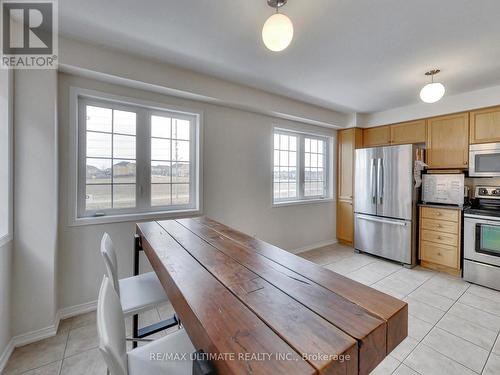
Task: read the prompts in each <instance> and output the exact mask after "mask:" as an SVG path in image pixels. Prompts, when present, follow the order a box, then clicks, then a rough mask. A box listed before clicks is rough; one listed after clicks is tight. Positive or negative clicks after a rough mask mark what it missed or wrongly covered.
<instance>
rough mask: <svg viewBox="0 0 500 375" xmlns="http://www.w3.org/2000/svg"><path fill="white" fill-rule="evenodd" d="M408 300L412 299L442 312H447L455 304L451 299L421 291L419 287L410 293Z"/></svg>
mask: <svg viewBox="0 0 500 375" xmlns="http://www.w3.org/2000/svg"><path fill="white" fill-rule="evenodd" d="M408 298H414V299H416V300H418V301H420V302H424V303H426V304H428V305H430V306H432V307H435V308H437V309H439V310H443V311H447V310H448V309H449V308H450V307H451V306H453V304H454V303H455V301H454V300H452V299H451V298H448V297H443V296H441V295H439V294H435V293H433V292H431V291H430V290H428V289H422V288H421V287H420V288H418V289H417V290H415V291H413V292H411V293H410V294H409V295H408Z"/></svg>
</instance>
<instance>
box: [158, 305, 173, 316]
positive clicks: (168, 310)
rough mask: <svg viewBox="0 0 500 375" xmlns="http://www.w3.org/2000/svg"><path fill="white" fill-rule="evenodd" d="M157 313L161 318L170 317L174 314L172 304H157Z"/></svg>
mask: <svg viewBox="0 0 500 375" xmlns="http://www.w3.org/2000/svg"><path fill="white" fill-rule="evenodd" d="M158 314H159V315H160V319H162V320H164V319H170V318H171V317H172V316H173V315H174V314H175V310H174V306H172V304H171V303H170V302H168V303H163V304H161V305H160V306H158Z"/></svg>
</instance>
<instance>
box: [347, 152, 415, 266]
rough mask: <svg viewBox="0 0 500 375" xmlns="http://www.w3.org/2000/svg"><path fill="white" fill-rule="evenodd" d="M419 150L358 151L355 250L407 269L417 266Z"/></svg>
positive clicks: (355, 184) (356, 158) (355, 186)
mask: <svg viewBox="0 0 500 375" xmlns="http://www.w3.org/2000/svg"><path fill="white" fill-rule="evenodd" d="M415 151H416V146H414V145H401V146H387V147H373V148H364V149H358V150H356V154H355V180H354V231H355V232H354V247H355V249H356V250H359V251H361V252H365V253H370V254H374V255H378V256H380V257H383V258H387V259H391V260H394V261H397V262H400V263H402V264H405V265H408V266H414V265H415V264H416V221H417V220H416V200H417V190H416V189H415V188H414V184H413V167H414V160H415Z"/></svg>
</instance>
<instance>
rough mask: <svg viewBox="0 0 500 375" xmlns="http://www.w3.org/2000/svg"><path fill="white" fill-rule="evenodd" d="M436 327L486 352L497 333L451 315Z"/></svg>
mask: <svg viewBox="0 0 500 375" xmlns="http://www.w3.org/2000/svg"><path fill="white" fill-rule="evenodd" d="M437 327H439V328H441V329H444V330H445V331H447V332H450V333H452V334H454V335H455V336H459V337H461V338H463V339H465V340H467V341H470V342H472V343H473V344H476V345H478V346H480V347H481V348H483V349H485V350H488V351H489V350H491V348H492V347H493V344H494V343H495V339H496V337H497V333H498V332H497V331H493V330H491V329H486V328H483V327H481V326H479V325H477V324H474V323H472V322H469V321H468V320H465V319H462V318H460V317H458V316H456V315H453V314H446V315H445V316H444V317H443V318H442V319H441V320H440V321H439V322H438V324H437Z"/></svg>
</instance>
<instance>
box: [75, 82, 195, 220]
mask: <svg viewBox="0 0 500 375" xmlns="http://www.w3.org/2000/svg"><path fill="white" fill-rule="evenodd" d="M86 105H100V106H103V105H104V106H107V107H109V108H113V109H119V110H125V111H126V110H129V111H130V110H131V109H132V110H134V111H136V112H137V122H136V123H137V127H136V142H137V143H139V142H140V140H142V141H144V140H147V144H148V145H149V147H137V146H136V151H137V152H136V164H137V169H136V207H135V208H123V209H106V210H98V211H96V212H94V211H87V212H86V211H85V184H86V175H85V173H84V171H85V165H86V164H85V163H86V161H85V156H86V145H85V140H86V137H85V132H86V125H85V117H84V115H85V106H86ZM169 114H170V115H173V116H175V117H176V118H185V119H188V120H190V121H193V122H194V126H193V127H191V134H190V137H191V138H190V139H191V140H192V141H191V142H192V145H193V146H194V147H191V148H190V165H191V166H192V168H190V179H191V180H190V181H193V182H192V183H190V197H192V201H191V202H190V204H188V205H169V206H150V203H149V202H150V200H151V199H150V186H151V164H150V161H151V159H150V151H151V148H150V142H151V134H150V130H151V124H150V116H151V115H163V116H165V115H167V116H168V115H169ZM202 122H203V112H201V111H196V110H192V109H187V108H181V107H178V106H174V105H168V104H161V103H156V102H149V101H144V100H140V99H135V98H128V97H121V96H117V95H112V94H108V93H104V92H99V91H94V90H87V89H82V88H75V87H71V88H70V141H69V144H70V146H71V148H72V150H74V152H73V153H72V155H71V158H70V163H69V169H70V170H69V176H71V181H70V184H69V189H70V192H69V197H70V204H69V206H70V213H69V215H70V216H69V219H70V220H69V223H68V224H69V225H86V224H101V223H113V222H123V221H136V220H147V219H151V220H153V219H168V218H174V217H180V216H189V215H199V214H201V213H202V197H203V189H202V183H203V181H202V160H201V155H202V139H203V133H202ZM143 124H146V126H142V127H141V125H143ZM139 160H140V161H141V162H140V164H141V165H142V166H146V167H143V168H140V167H139ZM191 163H192V164H191ZM146 202H148V203H147V204H146ZM97 213H99V215H101V213H103V214H104V216H95V214H97Z"/></svg>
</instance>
